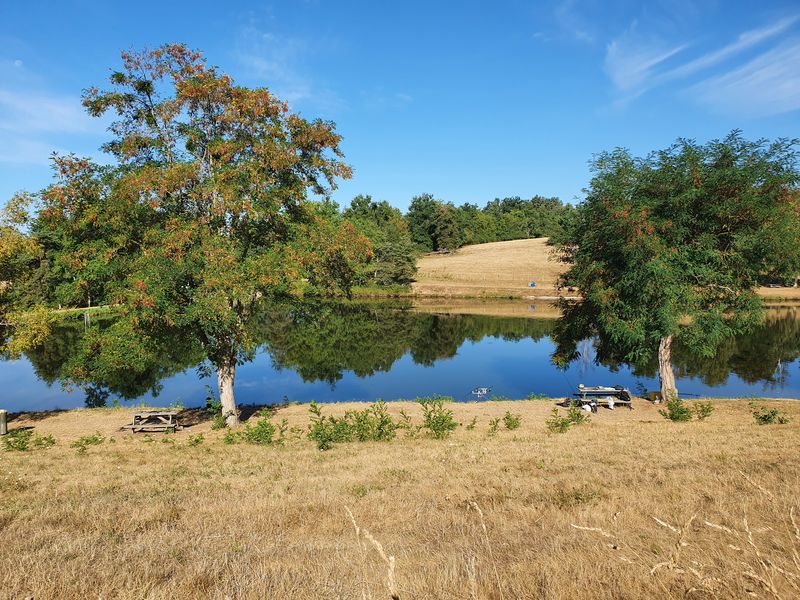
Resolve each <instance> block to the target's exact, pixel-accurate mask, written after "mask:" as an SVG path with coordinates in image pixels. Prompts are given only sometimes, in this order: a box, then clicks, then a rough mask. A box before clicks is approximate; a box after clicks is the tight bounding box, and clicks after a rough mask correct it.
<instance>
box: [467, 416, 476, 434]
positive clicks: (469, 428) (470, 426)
mask: <svg viewBox="0 0 800 600" xmlns="http://www.w3.org/2000/svg"><path fill="white" fill-rule="evenodd" d="M477 424H478V417H472V421H470V422H469V423H467V426H466V427H465V429H466V430H467V431H472V430H474V429H475V426H476V425H477Z"/></svg>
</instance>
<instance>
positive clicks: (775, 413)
mask: <svg viewBox="0 0 800 600" xmlns="http://www.w3.org/2000/svg"><path fill="white" fill-rule="evenodd" d="M748 406H749V407H750V412H751V413H752V415H753V418H754V419H755V420H756V423H758V424H759V425H774V424H778V425H785V424H786V423H788V422H789V421H791V419H790V418H789V415H787V414H786V413H782V412H781V411H779V410H778V409H777V408H767V407H766V406H764V405H763V404H756V403H755V400H750V402H748Z"/></svg>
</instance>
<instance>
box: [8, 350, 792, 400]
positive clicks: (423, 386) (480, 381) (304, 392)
mask: <svg viewBox="0 0 800 600" xmlns="http://www.w3.org/2000/svg"><path fill="white" fill-rule="evenodd" d="M588 349H590V347H588V346H584V347H583V348H581V350H588ZM552 350H553V346H552V343H551V342H550V340H549V339H548V338H543V339H541V340H540V341H538V342H535V341H533V340H532V339H529V338H528V339H524V340H521V341H518V342H515V341H505V340H502V339H500V338H493V337H485V338H483V339H482V340H481V341H479V342H471V341H467V342H465V343H464V344H462V345H461V347H460V348H459V350H458V353H457V354H456V356H454V357H451V358H446V359H441V360H437V361H436V362H435V363H434V365H432V366H430V367H425V366H422V365H417V364H414V362H413V360H412V358H411V356H410V354H408V353H407V354H405V355H404V356H403V357H402V358H400V359H399V360H397V361H396V362H395V363H394V364H393V365H392V367H391V369H390V370H389V371H388V372H381V373H376V374H374V375H372V376H369V377H358V376H356V375H355V374H353V373H352V372H349V371H347V372H344V373H343V376H342V379H340V380H339V381H338V382H336V384H335V385H334V386H330V385H329V384H327V383H326V382H303V380H302V379H301V378H300V376H299V375H298V374H297V373H296V372H294V371H292V370H288V369H285V370H276V369H275V368H274V367H273V366H272V361H271V359H270V357H269V355H268V354H267V353H265V352H264V351H262V352H259V353H258V355H257V357H256V359H255V360H254V361H253V362H251V363H248V364H245V365H242V366H241V367H239V369H238V371H237V373H236V397H237V400H238V402H239V403H242V404H250V403H253V404H264V403H276V402H281V401H283V399H284V397H286V398H288V399H289V400H293V401H300V402H308V401H310V400H317V401H319V402H333V401H346V400H373V399H375V398H384V399H387V400H390V399H396V398H414V397H417V396H428V395H431V394H446V395H450V396H453V397H454V398H456V399H457V400H466V399H469V398H470V391H471V390H472V389H474V388H476V387H482V386H485V387H491V388H492V394H496V395H498V396H508V397H511V398H522V397H524V396H526V395H527V394H530V393H537V394H546V395H548V396H564V395H567V394H569V393H571V392H572V391H573V389H574V387H575V386H577V385H578V384H579V383H583V384H586V385H598V384H603V385H614V384H619V385H623V386H626V387H629V388H631V390H633V391H636V389H637V383H641V384H642V385H644V386H645V387H646V388H647V389H649V390H653V389H657V387H658V385H657V381H656V380H655V379H652V378H651V379H648V378H642V377H636V376H634V375H633V374H631V372H630V370H629V369H627V368H626V367H623V368H621V369H620V370H619V371H618V372H616V373H614V372H611V371H610V370H609V369H607V368H606V367H603V366H598V365H595V364H594V363H593V362H592V361H591V360H588V359H584V360H578V361H576V362H575V363H573V364H572V365H571V366H570V368H569V369H568V370H567V371H564V372H562V371H560V370H558V369H556V368H555V367H554V366H553V365H552V364H551V363H550V354H551V352H552ZM776 368H777V365H776ZM782 369H783V377H782V380H783V383H782V384H773V383H769V382H759V383H756V384H748V383H745V382H744V381H742V380H741V379H740V378H739V377H737V376H736V375H733V374H732V375H729V376H728V379H727V381H726V382H725V383H724V384H722V385H719V386H714V387H710V386H707V385H705V384H704V383H703V382H702V381H701V380H700V379H698V378H679V379H678V387H679V390H680V391H681V392H684V393H693V394H701V395H704V396H705V395H708V396H716V397H735V396H751V395H754V396H764V397H783V398H800V361H797V360H795V361H794V362H792V363H789V364H784V365H783V366H782ZM215 383H216V379H215V378H208V379H199V378H198V376H197V372H196V370H195V369H194V368H192V369H187V370H186V371H184V372H183V373H181V374H179V375H175V376H173V377H170V378H168V379H166V380H164V381H163V382H162V390H161V392H160V393H159V395H158V397H157V398H156V399H153V397H152V396H151V395H150V394H147V395H146V396H143V397H142V398H140V400H142V401H144V402H145V403H148V404H156V405H161V406H166V405H169V404H171V403H174V402H181V403H182V404H184V405H185V406H199V405H203V404H204V403H205V398H206V387H205V386H206V385H209V384H210V385H212V386H213V385H214V384H215ZM112 397H113V396H112ZM83 401H84V394H83V392H82V391H81V390H76V391H72V392H67V391H65V390H63V389H62V388H61V386H60V385H58V384H55V385H53V386H49V387H48V385H47V384H46V383H44V382H43V381H40V380H39V379H38V378H37V377H36V375H35V373H34V372H33V368H32V367H31V365H30V363H29V362H27V360H18V361H6V362H0V407H2V408H5V409H7V410H11V411H18V410H45V409H52V408H72V407H78V406H83Z"/></svg>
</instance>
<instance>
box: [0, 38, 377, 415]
mask: <svg viewBox="0 0 800 600" xmlns="http://www.w3.org/2000/svg"><path fill="white" fill-rule="evenodd" d="M83 104H84V106H85V107H86V109H87V111H88V112H89V114H91V115H93V116H100V115H103V114H106V113H111V114H112V115H113V116H114V117H115V120H114V122H113V123H112V124H111V126H110V127H109V132H110V133H111V139H110V140H109V141H108V142H107V143H106V144H105V145H104V146H103V149H104V150H105V151H106V152H107V153H109V154H110V155H111V157H112V158H113V162H112V164H110V165H108V166H100V165H98V164H95V163H93V162H92V161H90V160H88V159H83V158H79V157H76V156H74V155H67V156H55V157H54V168H55V173H56V181H55V182H54V183H53V184H52V185H50V186H49V187H48V188H47V189H45V190H43V191H42V192H41V193H39V194H38V195H36V196H35V197H28V198H31V199H32V200H33V202H34V204H35V206H34V209H35V210H34V218H33V222H32V223H31V225H30V227H31V231H32V232H33V233H34V234H35V237H36V238H37V239H39V240H42V243H43V245H44V246H45V248H44V250H45V252H46V254H47V256H48V259H49V262H50V266H49V274H48V277H49V278H50V280H51V281H50V285H51V287H52V288H53V289H54V290H55V296H56V297H57V298H58V299H60V300H63V301H64V302H65V303H70V302H72V303H76V302H80V303H81V304H83V302H86V303H88V304H90V303H91V302H93V301H94V302H95V303H97V302H108V303H113V304H116V305H118V306H119V314H118V318H117V319H115V321H114V323H113V324H112V325H110V326H109V327H107V328H105V329H103V330H102V332H100V333H98V334H97V336H96V339H95V340H94V343H95V344H96V348H95V350H96V356H97V357H98V359H97V360H95V361H94V362H95V368H96V369H98V370H102V369H104V368H105V367H107V366H110V365H111V366H118V365H119V363H120V362H123V361H125V360H128V357H131V356H133V357H135V356H136V354H137V352H135V351H134V349H132V348H129V346H130V345H131V344H133V343H134V342H132V341H131V340H136V342H135V343H137V344H139V345H140V346H141V347H143V348H146V346H147V345H148V343H149V341H150V340H152V338H153V334H154V332H156V331H158V332H163V331H164V330H169V329H172V330H175V331H176V332H177V331H178V330H188V331H190V332H191V334H192V335H193V336H194V337H195V338H196V339H197V340H199V342H200V344H201V346H202V348H203V353H204V354H205V356H206V358H207V359H208V361H209V362H210V364H211V365H213V366H214V367H215V368H216V370H217V373H218V378H219V388H220V396H221V399H222V402H223V405H224V410H225V412H226V416H227V417H228V420H229V422H230V423H231V424H233V423H235V422H236V420H237V417H236V407H235V402H234V398H233V379H234V373H235V368H236V365H237V364H238V363H239V362H240V361H242V360H245V359H246V358H247V357H248V356H249V355H250V353H251V352H252V350H253V343H252V340H250V339H249V337H248V333H247V321H248V319H249V318H250V316H251V315H252V312H253V309H254V307H255V305H256V303H257V302H259V301H260V299H262V298H265V297H269V296H274V295H279V294H283V293H287V292H291V291H292V290H293V289H295V288H296V287H297V286H299V285H303V284H304V282H306V281H307V282H309V283H311V284H312V285H314V286H316V287H318V288H325V289H342V290H344V291H347V287H348V286H349V285H350V283H351V281H352V274H353V272H354V271H355V268H356V265H357V264H358V263H359V262H363V261H364V260H366V259H367V258H368V257H369V256H370V254H371V249H370V246H369V242H368V240H366V238H364V237H363V236H361V235H359V234H358V233H357V232H356V231H355V229H354V228H353V227H352V226H351V225H349V224H348V223H341V224H340V225H339V226H334V225H333V224H331V223H329V222H327V221H326V220H324V219H322V218H321V217H320V216H319V215H318V214H317V212H316V211H315V210H313V208H312V203H311V202H310V200H311V198H310V197H309V196H310V195H316V196H318V197H326V196H327V195H328V194H329V193H330V191H331V190H333V189H334V188H335V187H336V182H337V180H338V179H342V178H348V177H350V174H351V170H350V167H349V166H348V165H347V164H345V163H344V162H343V160H342V152H341V150H340V147H339V144H340V141H341V137H340V135H339V134H338V133H337V132H336V130H335V126H334V124H333V123H331V122H328V121H322V120H313V121H309V120H307V119H305V118H303V117H301V116H299V115H297V114H294V113H292V112H291V111H290V110H289V107H288V106H287V104H286V103H285V102H282V101H281V100H279V99H278V98H276V97H275V96H274V95H273V94H272V93H271V92H269V91H268V90H267V89H265V88H256V89H250V88H245V87H241V86H238V85H236V84H235V83H234V82H233V80H232V79H231V77H229V76H228V75H226V74H224V73H222V72H220V71H219V70H218V69H217V68H216V67H211V66H208V65H207V64H206V62H205V60H204V59H203V57H202V55H201V54H200V53H199V52H195V51H192V50H190V49H188V48H187V47H185V46H182V45H178V44H171V45H165V46H162V47H160V48H157V49H155V50H148V51H143V52H125V53H123V54H122V68H121V69H120V70H119V71H115V72H113V73H112V74H111V77H110V88H109V89H106V90H101V89H98V88H89V89H88V90H87V91H86V92H85V95H84V100H83ZM30 252H31V253H34V254H35V249H31V250H30ZM4 264H5V263H4ZM6 268H8V267H6ZM125 340H128V341H127V342H125ZM123 342H124V343H123ZM104 361H105V362H106V363H108V364H103V362H104ZM112 363H113V364H112Z"/></svg>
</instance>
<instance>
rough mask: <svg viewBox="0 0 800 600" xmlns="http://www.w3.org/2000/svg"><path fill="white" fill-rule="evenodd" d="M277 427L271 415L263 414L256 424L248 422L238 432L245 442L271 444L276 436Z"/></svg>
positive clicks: (260, 444)
mask: <svg viewBox="0 0 800 600" xmlns="http://www.w3.org/2000/svg"><path fill="white" fill-rule="evenodd" d="M275 431H276V427H275V425H273V424H272V423H271V422H270V420H269V417H266V416H262V417H261V418H260V419H259V420H258V421H256V424H255V425H250V423H247V425H245V427H244V429H242V430H241V431H239V432H238V434H239V435H238V437H239V439H240V440H242V441H243V442H247V443H248V444H255V445H257V446H269V445H270V444H271V443H272V439H273V438H274V437H275Z"/></svg>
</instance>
